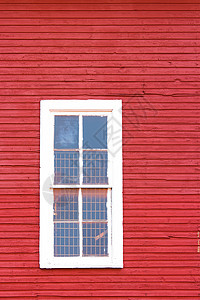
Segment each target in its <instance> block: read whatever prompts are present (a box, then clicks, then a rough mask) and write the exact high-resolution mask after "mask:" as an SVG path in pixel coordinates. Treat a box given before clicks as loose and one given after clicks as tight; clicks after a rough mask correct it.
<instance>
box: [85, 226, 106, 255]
mask: <svg viewBox="0 0 200 300" xmlns="http://www.w3.org/2000/svg"><path fill="white" fill-rule="evenodd" d="M106 255H108V228H107V223H83V256H106Z"/></svg>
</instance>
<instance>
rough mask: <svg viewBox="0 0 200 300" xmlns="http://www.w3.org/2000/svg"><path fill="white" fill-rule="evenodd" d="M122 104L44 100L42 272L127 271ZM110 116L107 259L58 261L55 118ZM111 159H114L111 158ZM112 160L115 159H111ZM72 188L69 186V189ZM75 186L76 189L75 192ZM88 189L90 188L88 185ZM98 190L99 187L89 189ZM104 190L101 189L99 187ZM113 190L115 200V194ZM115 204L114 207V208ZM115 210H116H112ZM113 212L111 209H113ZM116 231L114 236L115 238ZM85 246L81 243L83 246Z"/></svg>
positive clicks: (41, 111) (41, 181) (41, 126)
mask: <svg viewBox="0 0 200 300" xmlns="http://www.w3.org/2000/svg"><path fill="white" fill-rule="evenodd" d="M121 107H122V102H121V100H42V101H41V108H40V268H123V226H122V222H123V214H122V145H120V144H119V143H117V148H116V145H115V144H116V140H114V135H113V133H115V132H117V138H118V140H119V141H121V144H122V114H121ZM69 114H70V115H73V114H75V115H77V114H84V115H85V114H88V115H98V114H99V115H102V114H105V115H107V116H108V118H109V119H108V120H109V122H108V123H109V128H110V130H111V131H112V130H113V131H112V132H110V133H109V129H108V135H109V134H110V137H109V138H108V140H109V143H108V161H109V162H110V161H112V165H111V163H109V164H108V172H109V178H111V182H109V185H102V186H101V187H102V188H103V187H104V188H107V189H108V191H109V192H108V194H109V195H110V196H109V197H108V235H109V234H110V238H108V240H109V241H110V245H109V243H108V251H109V256H107V257H81V256H80V257H77V256H76V257H54V254H53V251H54V245H53V240H54V233H53V201H54V199H53V188H55V187H57V188H64V187H65V186H64V185H62V186H58V185H53V174H54V159H53V157H54V152H53V150H54V147H53V145H54V115H69ZM109 156H110V157H109ZM111 156H112V157H111ZM67 187H68V188H69V185H67ZM74 187H75V186H74V185H73V188H74ZM76 187H77V188H80V187H81V184H80V185H77V186H76ZM84 187H87V188H88V186H86V185H84ZM89 187H93V188H97V186H96V185H94V186H89ZM98 188H100V186H98ZM111 190H112V200H111V193H110V191H111ZM111 201H112V204H111ZM111 206H112V209H111ZM109 208H110V209H109ZM109 221H110V225H109ZM111 228H112V234H111ZM80 245H81V243H80Z"/></svg>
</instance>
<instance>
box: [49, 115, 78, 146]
mask: <svg viewBox="0 0 200 300" xmlns="http://www.w3.org/2000/svg"><path fill="white" fill-rule="evenodd" d="M78 141H79V118H78V116H55V134H54V148H55V149H78V148H79V146H78V145H79V143H78Z"/></svg>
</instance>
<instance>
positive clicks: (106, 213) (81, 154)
mask: <svg viewBox="0 0 200 300" xmlns="http://www.w3.org/2000/svg"><path fill="white" fill-rule="evenodd" d="M40 267H41V268H92V267H93V268H106V267H109V268H122V267H123V235H122V122H121V100H108V101H106V100H70V101H69V100H43V101H41V145H40Z"/></svg>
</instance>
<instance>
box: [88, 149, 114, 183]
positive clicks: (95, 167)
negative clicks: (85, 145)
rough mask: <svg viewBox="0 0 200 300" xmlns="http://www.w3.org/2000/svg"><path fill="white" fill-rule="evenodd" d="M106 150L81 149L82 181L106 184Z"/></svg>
mask: <svg viewBox="0 0 200 300" xmlns="http://www.w3.org/2000/svg"><path fill="white" fill-rule="evenodd" d="M107 171H108V153H107V151H83V183H85V184H108V177H107Z"/></svg>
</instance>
